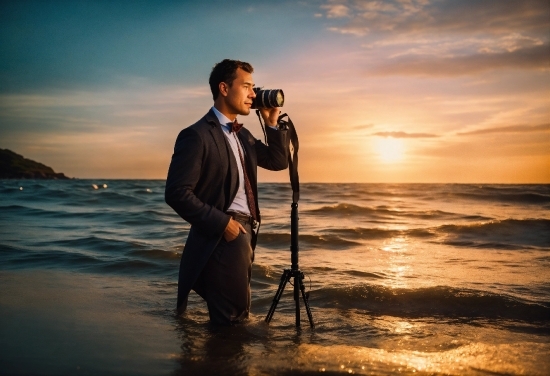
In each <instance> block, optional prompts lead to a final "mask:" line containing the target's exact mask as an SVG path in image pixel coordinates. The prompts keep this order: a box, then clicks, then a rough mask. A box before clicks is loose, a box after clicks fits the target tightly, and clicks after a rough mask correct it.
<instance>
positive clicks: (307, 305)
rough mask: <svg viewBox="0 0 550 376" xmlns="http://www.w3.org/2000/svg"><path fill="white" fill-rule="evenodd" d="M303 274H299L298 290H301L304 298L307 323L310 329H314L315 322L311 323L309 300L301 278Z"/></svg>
mask: <svg viewBox="0 0 550 376" xmlns="http://www.w3.org/2000/svg"><path fill="white" fill-rule="evenodd" d="M303 279H304V275H303V274H302V275H301V278H300V290H301V291H302V299H304V305H305V306H306V312H307V318H308V319H309V325H310V326H311V329H315V324H314V323H313V316H312V314H311V309H310V308H309V301H308V298H307V296H306V288H305V287H304V283H303V281H302V280H303Z"/></svg>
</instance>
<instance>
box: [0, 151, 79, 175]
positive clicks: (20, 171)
mask: <svg viewBox="0 0 550 376" xmlns="http://www.w3.org/2000/svg"><path fill="white" fill-rule="evenodd" d="M0 179H69V178H68V177H66V176H65V175H64V174H63V173H62V172H59V173H56V172H55V171H54V170H53V169H52V168H51V167H48V166H46V165H43V164H42V163H38V162H35V161H32V160H30V159H27V158H24V157H23V156H22V155H19V154H16V153H14V152H13V151H11V150H8V149H0Z"/></svg>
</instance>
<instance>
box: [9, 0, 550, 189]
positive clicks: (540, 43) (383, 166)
mask: <svg viewBox="0 0 550 376" xmlns="http://www.w3.org/2000/svg"><path fill="white" fill-rule="evenodd" d="M224 58H234V59H240V60H244V61H248V62H250V63H252V64H253V65H254V67H255V74H254V78H255V81H256V84H257V85H260V86H266V87H270V88H282V89H284V91H285V94H286V99H287V101H286V104H285V107H284V110H285V111H286V112H288V113H289V114H290V116H291V117H292V119H293V121H294V123H295V124H296V126H297V128H298V133H299V135H300V145H301V157H300V164H301V167H300V170H301V171H300V175H301V178H302V180H303V181H327V182H338V181H358V182H379V181H383V182H386V181H389V182H503V183H508V182H550V100H549V99H548V98H550V4H549V3H548V1H533V0H530V1H503V0H499V1H497V0H492V1H488V0H481V1H480V0H477V1H473V0H463V1H450V0H393V1H346V0H334V1H330V0H326V1H325V0H319V1H301V2H300V1H286V2H285V1H283V2H272V1H254V2H252V1H232V2H224V1H204V2H193V1H154V2H153V1H3V2H2V3H1V4H0V148H8V149H11V150H13V151H15V152H17V153H19V154H22V155H24V156H26V157H28V158H31V159H35V160H38V161H41V162H43V163H46V164H48V165H50V166H52V167H53V168H54V169H55V170H56V171H62V172H64V173H65V174H67V175H69V176H74V177H80V178H160V179H162V178H165V176H166V170H167V167H168V164H169V161H170V156H171V152H172V148H173V143H174V140H175V137H176V136H177V134H178V132H179V130H181V129H182V128H184V127H185V126H188V125H190V124H192V123H194V122H195V121H196V120H198V119H199V118H200V117H201V116H202V115H203V114H204V113H206V111H208V108H209V107H210V106H211V105H212V100H211V96H210V93H209V88H208V75H209V73H210V70H211V68H212V66H213V65H214V64H215V63H216V62H218V61H220V60H222V59H224ZM244 122H245V126H247V127H248V128H249V129H251V130H252V131H253V133H254V134H256V135H257V136H258V137H260V136H261V130H260V128H259V125H258V123H257V120H256V119H255V117H253V116H251V117H248V118H246V119H244ZM260 179H261V180H262V181H287V180H288V176H287V174H286V173H267V172H262V173H260Z"/></svg>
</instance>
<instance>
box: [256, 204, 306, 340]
mask: <svg viewBox="0 0 550 376" xmlns="http://www.w3.org/2000/svg"><path fill="white" fill-rule="evenodd" d="M290 218H291V220H290V251H291V256H290V258H291V261H292V266H291V267H290V269H285V270H284V272H283V275H282V276H281V283H279V289H278V290H277V293H276V294H275V297H274V298H273V303H272V304H271V308H270V309H269V312H268V313H267V317H266V318H265V322H267V323H269V322H270V321H271V318H272V317H273V314H274V313H275V309H276V308H277V304H278V303H279V299H281V296H282V295H283V291H284V289H285V286H286V284H287V282H288V281H290V279H291V278H294V301H295V302H296V327H300V291H301V293H302V299H303V300H304V305H305V306H306V312H307V317H308V319H309V325H310V326H311V328H312V329H313V328H315V324H313V316H312V315H311V310H310V309H309V302H308V294H306V291H305V290H306V289H305V287H304V282H303V281H304V273H302V271H301V270H300V268H299V266H298V203H297V202H293V203H292V211H291V214H290Z"/></svg>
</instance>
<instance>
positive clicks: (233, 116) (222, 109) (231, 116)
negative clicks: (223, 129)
mask: <svg viewBox="0 0 550 376" xmlns="http://www.w3.org/2000/svg"><path fill="white" fill-rule="evenodd" d="M214 108H215V109H216V110H218V111H219V112H220V113H221V114H223V115H224V116H225V117H227V118H228V119H229V120H231V121H233V120H235V119H236V118H237V114H232V113H231V112H229V111H227V107H225V106H224V105H223V104H220V103H219V102H214Z"/></svg>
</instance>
